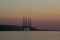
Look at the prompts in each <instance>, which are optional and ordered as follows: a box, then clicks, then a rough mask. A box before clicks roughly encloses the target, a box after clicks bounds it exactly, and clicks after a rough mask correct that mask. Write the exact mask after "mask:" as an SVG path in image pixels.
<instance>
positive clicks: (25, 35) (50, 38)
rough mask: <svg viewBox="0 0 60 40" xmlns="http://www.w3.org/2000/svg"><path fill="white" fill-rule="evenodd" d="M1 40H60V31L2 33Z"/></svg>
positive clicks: (0, 33)
mask: <svg viewBox="0 0 60 40" xmlns="http://www.w3.org/2000/svg"><path fill="white" fill-rule="evenodd" d="M0 40H60V31H32V32H30V31H29V32H26V31H25V32H20V31H13V32H12V31H10V32H6V31H5V32H0Z"/></svg>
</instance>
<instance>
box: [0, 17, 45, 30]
mask: <svg viewBox="0 0 60 40" xmlns="http://www.w3.org/2000/svg"><path fill="white" fill-rule="evenodd" d="M0 31H45V29H44V30H41V29H38V28H35V27H32V26H31V18H26V17H23V26H14V25H0Z"/></svg>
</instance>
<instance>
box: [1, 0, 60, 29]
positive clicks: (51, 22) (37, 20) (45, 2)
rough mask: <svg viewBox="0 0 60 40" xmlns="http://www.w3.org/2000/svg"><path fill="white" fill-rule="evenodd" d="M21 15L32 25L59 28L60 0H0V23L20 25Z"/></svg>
mask: <svg viewBox="0 0 60 40" xmlns="http://www.w3.org/2000/svg"><path fill="white" fill-rule="evenodd" d="M23 16H25V17H27V18H31V19H32V26H36V27H44V28H49V29H50V28H51V29H60V0H0V24H8V25H22V18H23Z"/></svg>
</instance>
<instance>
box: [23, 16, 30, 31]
mask: <svg viewBox="0 0 60 40" xmlns="http://www.w3.org/2000/svg"><path fill="white" fill-rule="evenodd" d="M30 27H31V18H26V17H23V30H24V31H30V30H31V29H30Z"/></svg>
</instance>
